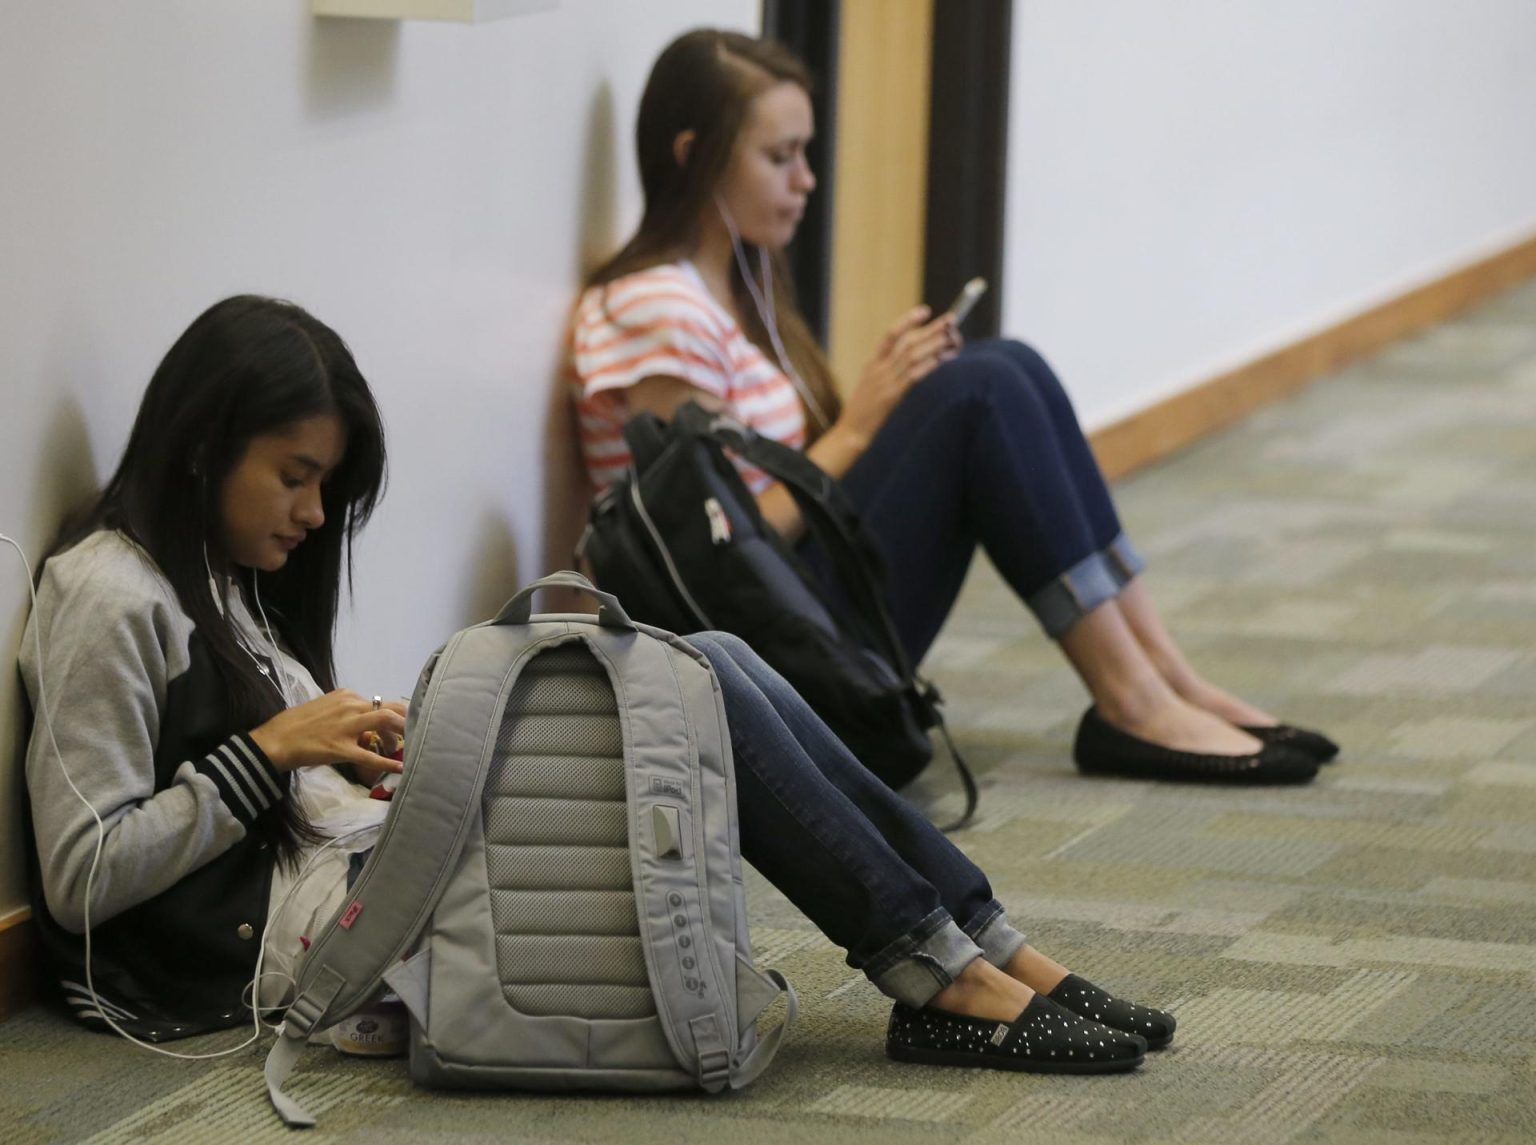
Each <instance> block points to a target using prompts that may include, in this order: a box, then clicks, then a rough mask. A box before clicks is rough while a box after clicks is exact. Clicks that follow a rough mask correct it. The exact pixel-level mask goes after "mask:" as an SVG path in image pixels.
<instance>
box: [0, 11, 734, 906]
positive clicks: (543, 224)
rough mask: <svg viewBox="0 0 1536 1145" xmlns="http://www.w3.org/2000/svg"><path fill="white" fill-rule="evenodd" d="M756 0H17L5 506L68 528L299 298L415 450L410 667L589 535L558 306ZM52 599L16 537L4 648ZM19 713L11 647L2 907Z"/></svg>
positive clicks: (381, 518)
mask: <svg viewBox="0 0 1536 1145" xmlns="http://www.w3.org/2000/svg"><path fill="white" fill-rule="evenodd" d="M758 11H759V4H758V2H757V0H645V2H644V3H635V2H632V0H560V3H559V7H558V9H556V10H554V11H550V12H543V13H536V14H532V15H527V16H523V17H519V18H515V19H508V20H503V21H498V22H493V23H489V24H484V25H478V26H458V25H443V24H428V23H393V22H388V23H375V22H366V21H349V20H338V21H329V20H327V21H315V20H313V19H311V18H310V17H309V16H308V14H307V12H308V3H307V0H261V2H260V3H251V2H249V0H174V2H173V0H156V2H155V3H122V2H121V0H49V2H48V3H41V4H32V3H27V4H20V3H18V4H5V5H3V6H0V107H3V108H4V109H5V113H4V115H3V116H0V397H3V402H0V411H3V412H0V474H3V479H0V532H4V533H8V534H10V535H12V536H14V537H16V538H17V539H18V540H20V541H22V542H23V543H24V544H25V545H26V547H27V548H28V550H29V552H30V553H31V554H32V555H33V556H34V558H36V556H37V555H38V554H40V553H41V552H42V551H44V549H45V548H46V546H47V543H48V541H49V539H50V538H51V536H52V535H53V533H54V531H55V529H56V528H57V526H58V523H59V520H60V517H61V515H62V513H63V511H64V509H65V507H66V506H67V505H69V504H70V502H72V501H73V500H75V499H77V498H78V497H79V496H80V495H81V494H82V493H84V492H87V491H89V490H90V489H91V488H93V487H94V486H95V485H96V483H97V482H98V480H100V479H102V478H104V477H105V476H106V475H107V474H108V473H110V472H111V470H112V468H113V467H114V466H115V464H116V460H117V456H118V453H119V452H120V450H121V447H122V444H123V441H124V439H125V437H126V433H127V427H128V425H129V423H130V421H131V419H132V417H133V413H134V410H135V408H136V407H137V404H138V399H139V396H140V394H141V393H142V390H143V387H144V385H145V383H146V382H147V381H148V379H149V375H150V373H151V371H152V370H153V369H154V366H155V364H156V363H157V362H158V360H159V358H160V356H161V355H162V354H163V353H164V352H165V350H166V349H167V348H169V346H170V344H171V342H172V341H173V340H174V339H175V337H176V336H177V335H178V334H179V333H180V332H181V330H182V329H183V328H185V326H186V325H187V324H188V323H189V322H190V321H191V320H192V319H193V318H194V317H195V316H196V315H197V314H198V313H199V312H200V311H201V310H202V309H203V308H204V307H206V306H207V305H209V304H210V303H212V302H214V301H215V300H217V299H219V298H221V297H224V296H225V295H228V294H232V293H236V292H241V291H256V292H261V293H275V294H280V295H283V296H285V297H288V298H292V299H294V300H295V301H297V302H300V303H301V304H303V305H305V306H307V307H309V308H310V309H311V310H312V311H314V312H315V313H316V314H317V315H318V316H319V317H320V318H322V319H323V320H324V321H326V322H329V323H330V324H331V325H333V326H334V327H336V329H337V330H339V331H340V332H341V334H342V336H343V337H344V338H346V339H347V340H348V341H349V343H350V344H351V346H352V349H353V351H354V353H355V354H356V356H357V358H358V361H359V363H360V364H361V366H362V368H363V371H364V373H365V375H366V376H367V377H368V378H369V380H370V382H371V383H372V385H373V386H374V389H375V391H376V392H377V394H378V397H379V400H380V404H381V406H382V408H383V410H384V414H385V418H386V421H387V425H388V431H389V445H390V449H391V453H392V466H391V468H392V474H391V476H392V481H391V485H390V491H389V494H388V496H387V498H386V500H385V502H384V505H383V508H382V509H381V511H380V512H379V513H378V515H377V517H376V518H375V522H374V524H373V525H372V527H371V528H370V529H369V531H368V532H367V533H366V534H365V535H364V538H363V541H362V544H361V546H360V549H359V552H358V573H359V575H358V581H357V589H358V592H357V600H356V609H355V614H356V617H357V619H356V620H354V619H353V618H352V617H348V618H346V619H345V620H344V621H343V625H342V631H341V640H340V651H341V657H340V659H341V666H342V677H343V680H344V682H346V683H347V684H349V685H350V686H352V687H355V688H357V689H358V690H359V691H363V692H365V693H371V692H382V693H385V694H405V693H408V691H409V688H410V686H411V684H412V683H413V682H414V679H415V675H416V672H417V670H418V669H419V668H420V666H421V663H422V661H423V660H424V659H425V657H426V655H427V654H428V653H429V652H430V651H431V650H432V648H433V647H435V646H436V645H437V644H438V643H440V642H441V641H442V640H443V639H445V638H446V637H447V636H448V635H450V634H451V633H452V632H453V631H454V630H455V629H457V628H459V627H461V626H462V625H464V624H465V623H468V622H470V621H473V620H477V619H481V618H483V617H484V616H485V615H486V614H487V613H488V612H489V611H491V610H493V609H494V608H495V607H496V605H498V604H499V603H500V602H501V601H502V600H503V599H504V598H505V597H506V596H508V595H509V594H510V592H511V591H512V589H513V588H514V586H515V585H516V584H517V583H518V582H519V581H520V580H526V579H529V578H531V577H532V576H535V575H537V574H539V573H540V572H543V571H545V570H546V568H548V567H552V566H554V565H559V564H562V563H564V556H563V554H564V553H565V552H568V549H566V548H565V547H564V545H563V543H557V542H556V541H555V540H551V541H550V542H549V543H546V523H547V521H546V518H548V517H551V516H552V514H549V513H546V500H547V499H546V495H545V493H544V489H545V485H546V482H545V472H546V469H547V468H550V469H558V468H560V465H559V463H560V461H561V460H562V459H566V460H568V458H569V454H568V452H567V451H566V449H565V440H566V439H565V438H564V436H563V435H564V432H565V431H566V430H567V429H568V427H567V425H566V424H565V423H564V421H563V419H561V418H560V417H558V416H556V413H552V410H554V411H558V412H563V406H559V405H558V403H553V402H552V394H553V386H554V380H555V376H556V362H557V358H558V354H559V345H560V334H561V328H562V324H563V320H564V315H565V311H566V308H567V307H568V305H569V303H570V301H571V297H572V294H573V291H574V290H575V287H576V284H577V281H578V278H579V275H580V271H581V268H582V264H583V260H584V258H590V257H591V255H592V254H593V253H595V252H601V251H604V250H606V249H608V248H611V247H612V246H613V245H614V244H615V243H616V241H617V239H618V238H619V237H621V234H622V232H624V231H626V230H627V229H628V228H629V227H630V226H631V225H632V224H633V222H634V220H635V219H636V217H637V216H638V206H639V190H638V180H637V177H636V174H635V171H634V162H633V158H632V155H631V151H632V145H631V143H630V140H631V138H632V134H633V128H632V125H633V119H634V111H635V107H636V104H637V102H638V98H639V92H640V88H641V86H642V85H643V83H644V79H645V75H646V72H647V71H648V69H649V67H650V63H651V60H652V59H653V58H654V56H655V55H656V53H657V51H658V50H659V49H660V48H661V46H662V45H663V44H665V43H666V42H667V41H668V40H670V39H671V38H672V37H673V36H674V35H676V34H677V33H678V32H679V31H682V30H683V29H685V28H687V27H690V26H693V25H696V24H703V23H710V24H715V25H718V26H726V27H735V28H741V29H746V30H752V31H755V30H756V28H757V21H758ZM549 503H550V504H551V505H553V504H556V503H557V500H556V499H553V498H551V499H549ZM563 511H564V512H565V513H569V512H570V509H569V507H566V508H565V509H564V510H563ZM548 523H549V524H550V529H549V532H550V534H551V536H552V537H554V536H555V535H558V534H561V533H563V532H564V530H562V529H560V528H557V527H555V525H554V523H553V522H552V521H550V522H548ZM562 540H563V538H562ZM546 549H550V550H551V551H550V552H548V553H546V551H545V550H546ZM25 597H26V591H25V582H24V579H23V577H22V573H21V568H20V565H19V563H18V562H16V560H15V558H14V554H12V553H11V551H10V550H9V548H8V547H4V546H0V662H3V663H4V664H7V665H9V664H12V663H14V656H15V652H16V649H17V647H18V645H19V642H20V638H21V632H22V625H23V621H24V618H25V614H26V604H25ZM19 725H20V685H19V681H18V680H17V678H16V673H15V672H14V670H11V669H9V668H7V669H6V670H5V671H3V672H0V915H3V914H4V913H5V912H6V911H7V910H9V909H11V908H12V907H15V906H19V905H21V903H22V902H23V901H24V898H25V894H24V891H23V889H22V880H21V870H22V864H21V848H20V842H19V838H18V827H17V818H16V815H17V808H18V800H19V795H20V790H21V767H20V760H19V758H18V756H17V753H16V752H15V751H14V750H13V747H14V746H15V745H16V744H17V740H18V737H19V734H20V731H19Z"/></svg>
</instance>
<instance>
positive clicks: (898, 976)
mask: <svg viewBox="0 0 1536 1145" xmlns="http://www.w3.org/2000/svg"><path fill="white" fill-rule="evenodd" d="M688 642H689V643H690V644H692V645H693V646H694V647H695V648H697V649H698V650H699V651H700V652H702V653H703V654H704V655H705V656H706V657H708V659H709V662H710V664H711V665H712V666H713V668H714V670H715V675H716V677H718V679H719V681H720V690H721V693H722V695H723V696H724V700H725V714H726V721H727V723H728V724H729V726H730V736H731V751H732V754H733V755H734V757H735V760H736V784H737V798H736V801H737V807H738V817H739V821H740V826H741V853H742V857H743V858H745V859H746V860H747V861H748V862H749V863H751V864H752V865H753V866H754V867H756V868H757V869H758V870H759V871H761V872H762V874H763V875H764V877H766V878H767V879H768V880H769V881H770V882H771V883H773V885H774V886H776V887H778V888H779V890H781V891H783V892H784V894H785V895H786V896H788V898H789V899H790V901H791V902H793V903H794V904H795V905H796V906H797V907H799V908H800V910H801V911H802V912H804V914H805V915H806V917H808V918H809V919H810V920H811V921H812V922H813V923H815V924H816V925H817V926H818V927H819V928H820V929H821V931H822V933H823V934H825V935H826V936H827V937H828V938H830V939H831V940H832V941H833V942H835V943H837V944H838V945H839V946H841V947H842V948H843V949H844V950H846V951H847V952H848V964H849V965H850V966H852V967H854V968H856V969H861V970H863V971H864V973H865V974H866V975H867V976H868V978H869V979H870V981H871V982H873V983H874V984H875V986H876V987H878V988H879V989H880V990H881V991H882V992H884V993H885V994H888V995H890V996H891V997H893V998H896V999H898V1000H899V1001H902V1002H905V1003H907V1004H908V1005H911V1006H921V1005H923V1004H924V1003H926V1002H927V1001H928V1000H929V999H930V998H932V997H933V996H934V995H935V994H937V993H938V992H939V991H940V990H942V989H943V988H944V987H945V986H948V985H949V984H950V983H951V982H952V981H953V980H954V979H955V976H956V975H958V974H959V973H960V971H961V970H963V969H964V968H965V967H966V966H968V965H969V964H970V963H971V962H972V961H973V960H974V959H976V958H978V957H984V958H986V959H987V960H988V961H989V962H991V963H992V964H994V965H996V966H1002V965H1004V964H1006V963H1007V961H1008V960H1009V959H1010V958H1012V957H1013V955H1014V953H1015V952H1016V951H1017V950H1018V949H1019V947H1021V946H1023V945H1024V941H1025V939H1024V936H1023V935H1022V934H1020V933H1019V932H1018V931H1016V930H1014V929H1013V927H1012V926H1011V925H1009V923H1008V920H1007V918H1006V917H1005V915H1004V914H1003V908H1002V906H1001V905H999V903H998V902H997V900H996V899H995V898H993V897H992V888H991V885H990V884H989V883H988V882H987V877H986V875H984V874H982V872H981V871H980V870H979V869H978V868H977V867H976V865H975V864H974V863H972V862H971V861H970V860H969V859H968V858H966V857H965V855H963V854H962V853H961V852H960V851H959V849H958V848H956V847H955V845H954V844H953V843H951V842H950V841H949V840H948V839H947V838H945V836H944V835H943V833H942V832H940V831H939V830H938V829H937V828H935V827H934V826H933V825H932V824H930V823H929V822H928V820H927V819H925V818H923V816H922V815H920V814H919V813H918V812H917V811H916V810H914V809H913V808H912V807H911V806H910V805H909V804H907V803H906V802H905V801H904V800H903V799H902V798H901V797H900V796H898V795H896V794H894V793H893V792H892V791H891V790H890V788H888V787H886V786H885V784H883V783H882V782H880V780H878V779H876V778H875V777H874V776H873V775H872V774H871V773H870V772H869V771H868V770H867V769H866V768H865V767H864V766H863V765H862V764H860V763H859V761H858V760H857V759H855V758H854V757H853V754H852V753H851V752H849V750H848V749H847V748H846V747H844V746H843V743H842V741H841V740H839V739H838V738H837V736H836V735H834V734H833V733H832V731H831V729H829V728H828V727H827V725H826V724H824V723H822V722H821V719H820V718H819V717H818V716H817V715H816V713H815V712H813V711H811V709H810V707H809V706H807V704H806V702H805V701H804V700H802V699H801V698H800V695H799V693H798V692H796V691H795V690H794V689H793V688H791V687H790V686H789V685H788V684H787V683H785V681H784V679H783V677H781V676H780V675H779V674H778V673H777V672H775V671H774V670H773V669H772V668H770V667H768V665H767V664H765V663H763V661H762V660H761V659H760V658H759V657H758V656H757V654H756V653H755V652H753V651H752V650H751V649H750V648H749V647H748V646H747V645H746V643H745V642H743V641H742V640H740V639H738V638H737V637H735V636H729V635H726V634H724V633H720V632H701V633H696V634H694V635H692V636H689V637H688Z"/></svg>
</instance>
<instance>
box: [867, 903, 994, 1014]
mask: <svg viewBox="0 0 1536 1145" xmlns="http://www.w3.org/2000/svg"><path fill="white" fill-rule="evenodd" d="M984 956H985V955H984V952H983V950H982V949H981V947H979V946H977V945H976V943H975V942H973V941H972V940H971V939H970V938H969V937H968V936H967V935H966V933H965V931H963V930H961V929H960V928H959V927H958V926H956V925H955V920H954V919H952V918H950V917H949V914H948V913H947V912H946V911H942V910H936V911H934V912H933V913H932V914H930V915H929V916H928V917H927V918H925V919H923V921H922V922H920V923H918V924H917V926H916V927H915V928H914V929H913V930H912V931H910V932H909V933H907V934H904V935H902V936H901V937H900V938H898V939H897V940H896V941H895V942H892V943H891V944H890V945H889V946H887V947H886V948H885V949H884V950H882V951H881V952H880V953H879V954H877V955H875V957H874V958H872V959H870V960H869V962H868V963H867V964H866V965H865V966H864V974H865V976H866V977H867V978H868V979H869V980H870V981H871V982H873V983H874V984H875V988H876V989H877V990H879V991H880V993H882V994H884V995H886V996H887V997H889V998H895V999H896V1001H898V1002H901V1003H903V1004H905V1005H908V1006H911V1007H912V1008H913V1009H920V1008H921V1007H923V1006H926V1005H927V1004H928V1003H929V1001H930V1000H932V998H933V996H934V995H935V994H937V993H938V992H939V991H940V990H943V989H944V988H945V987H946V986H948V985H949V984H950V983H951V982H953V981H954V980H955V979H956V978H958V977H959V976H960V972H961V971H962V970H964V969H965V968H966V967H967V966H969V965H970V964H971V963H972V962H974V961H976V959H978V958H982V957H984Z"/></svg>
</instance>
